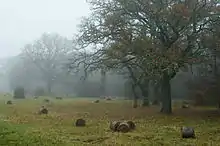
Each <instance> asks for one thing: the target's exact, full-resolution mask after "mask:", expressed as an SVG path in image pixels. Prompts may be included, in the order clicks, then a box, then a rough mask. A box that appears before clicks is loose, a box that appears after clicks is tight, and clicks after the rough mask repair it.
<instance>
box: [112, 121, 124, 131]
mask: <svg viewBox="0 0 220 146" xmlns="http://www.w3.org/2000/svg"><path fill="white" fill-rule="evenodd" d="M120 124H121V122H119V121H112V122H110V129H111V130H112V131H114V132H117V131H118V126H119V125H120Z"/></svg>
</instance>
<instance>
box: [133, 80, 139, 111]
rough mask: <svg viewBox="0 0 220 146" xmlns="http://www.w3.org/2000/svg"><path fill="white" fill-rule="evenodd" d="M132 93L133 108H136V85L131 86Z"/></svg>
mask: <svg viewBox="0 0 220 146" xmlns="http://www.w3.org/2000/svg"><path fill="white" fill-rule="evenodd" d="M132 91H133V96H134V97H133V108H137V106H138V95H137V92H136V85H134V84H132Z"/></svg>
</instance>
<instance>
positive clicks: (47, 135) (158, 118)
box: [0, 97, 220, 146]
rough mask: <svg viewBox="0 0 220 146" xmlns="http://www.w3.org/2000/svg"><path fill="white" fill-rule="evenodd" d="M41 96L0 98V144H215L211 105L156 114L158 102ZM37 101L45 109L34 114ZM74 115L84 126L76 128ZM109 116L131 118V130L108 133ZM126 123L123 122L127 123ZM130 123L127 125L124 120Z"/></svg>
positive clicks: (218, 135) (218, 129)
mask: <svg viewBox="0 0 220 146" xmlns="http://www.w3.org/2000/svg"><path fill="white" fill-rule="evenodd" d="M47 99H50V101H51V103H50V104H45V102H44V98H43V97H41V98H39V99H37V100H34V99H33V98H31V99H30V98H27V99H24V100H14V101H13V103H14V104H12V105H7V104H5V100H8V97H7V99H6V97H4V98H3V99H1V102H0V104H1V105H0V115H1V120H0V137H1V138H0V145H1V146H3V145H7V146H8V145H15V144H16V145H20V146H24V145H33V146H34V145H41V146H50V145H51V146H52V145H53V146H54V145H60V146H61V145H63V146H72V145H79V146H81V145H126V146H129V145H181V146H183V145H193V146H195V145H218V143H219V140H220V125H219V122H220V116H219V113H218V111H216V110H215V109H213V108H210V107H205V108H201V107H200V108H199V107H196V108H195V107H191V108H187V109H185V108H184V109H183V108H181V104H177V103H174V112H173V114H172V115H162V114H159V107H157V106H150V107H139V108H136V109H133V108H131V104H132V102H131V101H129V100H126V101H125V100H111V101H106V100H104V99H103V100H102V101H101V102H100V103H98V104H94V103H93V102H92V101H93V100H94V99H86V98H82V99H63V100H56V99H52V98H47ZM42 105H44V106H45V108H47V109H48V111H49V112H48V114H41V115H39V114H36V112H37V111H38V110H39V107H41V106H42ZM77 119H83V120H85V122H86V124H85V126H83V127H82V126H81V127H76V125H75V122H76V121H77ZM112 121H132V122H133V124H135V125H133V130H131V131H129V132H127V133H122V132H112V130H111V129H110V127H109V125H110V123H111V122H112ZM127 123H128V124H129V122H127ZM129 125H130V124H129ZM184 126H189V127H193V128H194V129H195V137H196V138H195V139H183V138H182V136H181V130H182V127H184Z"/></svg>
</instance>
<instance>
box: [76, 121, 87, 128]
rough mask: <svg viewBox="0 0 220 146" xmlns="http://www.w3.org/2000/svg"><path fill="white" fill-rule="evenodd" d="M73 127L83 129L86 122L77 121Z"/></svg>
mask: <svg viewBox="0 0 220 146" xmlns="http://www.w3.org/2000/svg"><path fill="white" fill-rule="evenodd" d="M75 126H76V127H84V126H86V121H85V120H84V119H77V120H76V123H75Z"/></svg>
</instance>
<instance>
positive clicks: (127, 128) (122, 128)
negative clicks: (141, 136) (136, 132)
mask: <svg viewBox="0 0 220 146" xmlns="http://www.w3.org/2000/svg"><path fill="white" fill-rule="evenodd" d="M130 130H131V129H130V126H129V124H128V123H127V122H122V123H120V124H119V126H118V128H117V131H119V132H122V133H127V132H129V131H130Z"/></svg>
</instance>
